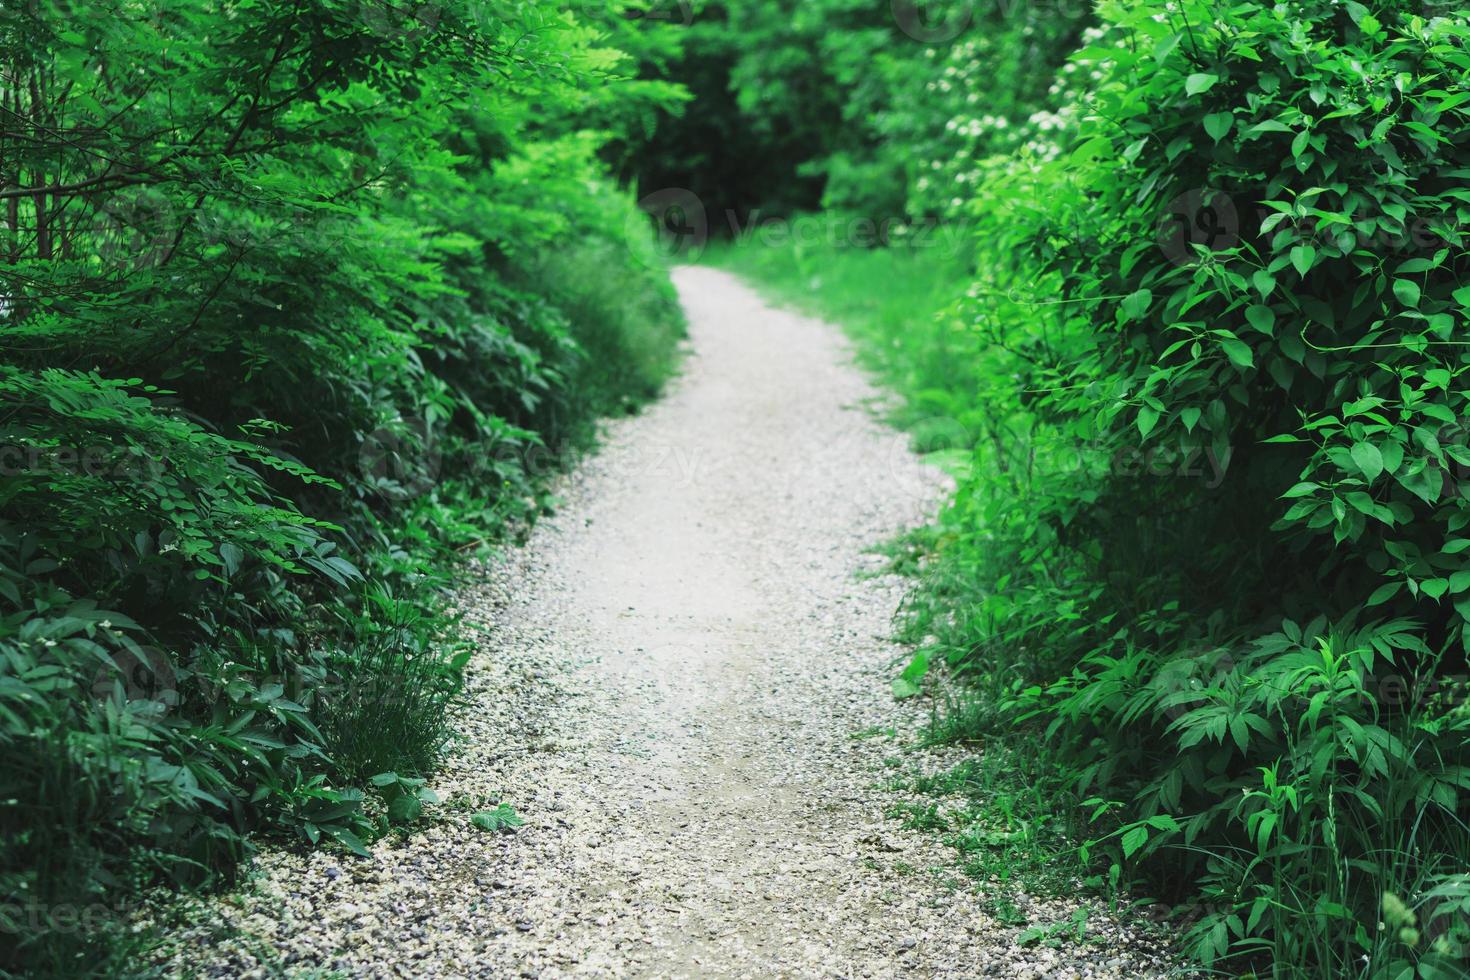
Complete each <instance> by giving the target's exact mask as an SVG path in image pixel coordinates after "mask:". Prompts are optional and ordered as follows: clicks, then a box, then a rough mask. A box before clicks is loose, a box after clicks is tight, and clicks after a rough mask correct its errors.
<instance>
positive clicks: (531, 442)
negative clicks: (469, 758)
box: [0, 0, 681, 976]
mask: <svg viewBox="0 0 1470 980" xmlns="http://www.w3.org/2000/svg"><path fill="white" fill-rule="evenodd" d="M626 36H629V37H632V35H626ZM598 38H599V35H598V33H597V32H596V31H595V30H593V29H592V28H590V27H589V26H588V24H587V23H585V22H582V21H579V20H578V19H577V18H575V17H573V16H571V15H569V14H566V13H565V12H563V11H560V10H557V9H554V5H552V4H549V3H529V4H528V3H515V4H510V3H500V2H498V0H491V2H488V3H468V2H463V3H461V2H453V3H442V4H441V3H435V4H423V5H407V6H392V5H386V4H384V5H376V4H372V3H361V2H359V0H328V2H324V3H319V4H316V5H314V6H312V7H311V9H309V10H304V9H302V8H300V7H299V5H296V4H287V3H275V2H267V3H250V4H238V3H227V4H225V5H223V6H221V5H219V4H210V3H203V2H193V0H189V2H182V3H178V2H176V3H169V4H156V3H141V4H140V3H132V2H129V3H123V2H120V0H99V2H98V3H94V4H90V5H89V9H88V10H87V16H85V17H76V16H72V12H71V10H70V8H69V7H68V5H64V4H57V5H52V4H48V3H44V2H42V3H36V4H20V5H8V6H5V7H4V8H3V9H0V49H3V50H4V52H5V62H6V64H7V73H8V74H7V78H8V79H11V80H10V81H7V83H6V96H5V97H6V100H7V101H6V106H7V116H8V117H9V118H10V119H11V122H10V123H7V124H6V126H5V127H3V128H4V130H5V132H4V133H3V134H0V159H3V160H4V161H5V165H4V166H5V172H4V174H3V180H0V185H3V191H0V193H3V195H4V197H3V203H4V205H5V208H4V210H3V214H4V220H3V221H0V332H3V341H0V344H3V347H0V748H3V750H4V751H3V755H4V760H3V761H0V932H3V933H4V934H5V935H6V937H7V938H6V941H5V942H0V970H3V971H14V972H24V973H27V974H28V975H29V974H34V975H41V974H55V975H61V976H80V975H85V974H87V973H89V972H95V973H97V974H98V975H115V974H116V973H117V972H118V971H119V970H120V969H121V967H120V966H119V962H120V960H119V957H123V956H125V954H126V953H127V951H128V948H129V944H128V940H127V937H126V936H125V935H124V934H123V930H121V929H120V928H119V926H120V924H121V920H122V918H123V916H122V915H121V914H120V913H119V911H118V909H119V906H120V905H123V904H126V903H127V902H128V901H129V900H130V899H131V898H132V896H133V895H135V894H136V890H137V889H138V888H140V887H142V886H144V885H148V884H152V883H156V882H159V881H164V882H174V883H178V884H185V885H197V884H204V883H210V882H215V881H220V880H227V879H228V877H229V875H230V874H232V873H233V869H234V868H235V867H236V865H237V863H238V862H239V861H240V860H241V859H242V858H245V857H247V856H248V855H249V853H250V850H251V843H250V841H251V838H252V835H254V834H257V833H289V834H294V835H299V836H300V837H302V838H304V839H306V840H307V841H310V842H313V843H314V842H318V841H323V840H326V841H331V842H334V843H335V845H336V846H341V847H345V848H348V849H351V850H361V848H362V846H363V843H364V841H365V840H366V839H367V838H369V837H370V836H372V835H375V834H377V833H380V832H381V831H382V830H383V829H384V825H383V823H382V820H381V819H371V818H370V817H369V814H376V813H379V812H386V813H387V814H388V816H389V817H391V818H393V819H400V818H401V819H412V818H413V817H414V816H416V815H417V812H418V809H417V807H418V804H417V803H415V805H414V806H405V805H404V800H405V799H406V798H408V797H412V799H413V800H415V801H420V802H421V801H422V800H424V799H425V798H426V797H427V794H425V793H423V792H421V790H422V784H421V783H418V782H417V781H416V780H417V778H418V776H419V774H422V773H424V772H425V771H426V770H427V769H428V768H429V767H430V766H431V765H432V764H433V762H434V760H435V758H436V756H437V755H438V753H439V751H440V750H441V748H442V747H443V745H444V743H445V741H446V738H447V737H448V736H449V734H450V728H449V718H448V715H447V712H448V711H449V710H450V709H451V708H452V705H453V703H454V701H455V698H456V696H457V693H458V689H459V671H460V669H461V668H462V666H463V664H464V663H465V660H466V656H467V654H466V653H465V651H463V650H461V649H459V648H457V647H456V646H454V645H453V644H452V643H451V642H450V641H449V640H448V639H447V637H448V636H449V635H450V634H449V627H450V626H451V622H450V620H449V619H448V617H447V614H446V612H445V610H446V608H447V601H446V598H445V593H446V592H447V591H448V589H449V588H450V586H451V573H452V571H453V567H454V559H455V556H456V555H457V554H458V552H459V549H460V547H461V546H465V547H469V546H473V545H475V544H477V543H478V544H482V545H483V544H486V543H495V542H498V541H500V540H503V539H505V538H506V537H507V536H512V535H516V534H519V533H521V532H522V531H523V529H524V527H525V526H526V524H527V523H528V522H530V521H531V520H534V518H535V517H536V516H537V514H538V513H540V512H541V510H543V509H544V507H545V506H546V505H547V503H548V501H547V498H546V477H547V475H548V474H549V473H550V472H552V471H554V469H555V468H556V466H557V465H559V461H560V460H563V459H565V458H566V457H567V455H568V454H569V453H570V452H571V451H573V450H576V449H578V448H579V447H580V446H581V445H583V444H585V442H586V440H588V439H589V438H590V435H591V432H592V421H593V417H594V416H595V415H596V414H598V413H605V412H608V411H612V410H618V411H622V410H625V409H626V408H627V407H628V405H630V404H634V403H636V402H638V401H640V400H642V399H645V398H647V397H649V396H650V395H651V394H653V393H654V392H655V391H656V390H657V387H658V385H659V384H660V383H661V382H662V381H663V380H664V379H665V378H666V377H667V376H668V375H669V373H670V372H671V370H672V366H673V364H674V357H675V351H674V345H675V342H676V340H677V338H678V336H679V335H680V332H681V321H680V318H679V313H678V310H677V306H676V304H675V303H674V300H673V294H672V291H671V290H670V288H669V287H668V285H667V283H666V282H665V281H664V279H663V276H662V272H661V270H660V269H659V267H658V266H657V264H656V263H653V264H650V261H649V256H650V255H651V246H650V245H649V243H648V242H646V241H644V240H643V238H642V236H641V234H632V235H630V233H629V229H630V228H633V229H637V230H638V231H639V232H640V233H641V225H640V219H639V218H638V217H637V216H636V212H635V211H634V209H633V206H632V203H631V201H630V199H629V197H628V196H627V195H625V194H623V193H621V192H619V191H617V190H616V188H615V187H614V185H613V183H612V181H611V180H610V178H609V177H608V176H607V174H606V168H605V166H604V165H603V164H602V163H601V162H600V161H599V158H598V154H599V152H601V151H602V150H603V149H604V148H605V147H606V146H608V145H610V144H612V143H614V142H616V141H618V140H622V139H626V138H627V137H628V135H629V133H630V132H631V131H632V129H631V127H634V126H636V125H641V123H640V122H639V120H643V119H645V118H646V117H648V116H650V115H651V114H653V113H655V112H656V111H658V110H659V108H660V107H663V106H668V105H669V104H671V103H672V102H673V101H677V92H675V91H674V90H673V89H672V88H671V87H670V86H668V85H665V84H662V83H656V82H648V83H645V82H639V81H637V80H635V79H633V78H632V77H631V76H632V75H633V73H634V72H635V70H636V66H635V65H634V64H633V63H632V62H631V61H630V59H628V58H627V57H625V56H623V55H622V54H620V53H619V52H617V51H614V50H610V49H602V48H599V47H598V46H597V44H598ZM650 43H651V42H650ZM141 66H147V67H146V69H145V68H143V67H141ZM591 106H596V107H598V108H599V112H600V114H599V118H598V124H599V125H602V126H603V127H604V129H603V130H602V131H601V132H598V133H592V132H588V131H585V125H586V122H585V120H586V116H585V113H587V112H588V111H589V107H591ZM614 107H619V110H618V113H613V112H612V109H613V108H614ZM603 110H605V111H603ZM619 114H621V115H619ZM614 117H617V118H614ZM618 119H622V121H621V122H619V121H618ZM610 120H611V121H610ZM620 126H626V127H629V129H627V130H625V129H622V128H619V127H620ZM548 252H555V253H557V254H558V255H559V256H560V259H559V260H558V263H555V264H552V263H548V264H547V265H546V269H545V270H544V271H545V274H546V277H545V278H542V277H541V276H540V275H538V270H539V269H540V265H541V263H540V260H539V259H538V256H539V255H541V254H544V253H548ZM594 262H595V263H597V264H598V267H599V269H600V270H601V271H602V273H603V274H604V275H605V276H606V277H607V279H608V280H609V282H610V283H613V284H618V285H620V286H621V288H614V287H613V286H609V287H608V288H604V289H600V290H595V291H594V290H589V289H587V288H585V287H584V286H582V285H581V284H579V283H578V282H576V281H575V277H576V275H577V274H578V273H577V270H580V269H584V268H586V267H587V266H588V265H590V264H592V263H594ZM558 276H562V278H558ZM567 277H571V280H569V279H568V278H567ZM594 358H595V359H596V363H597V364H598V365H599V370H601V369H602V368H604V367H606V368H607V370H606V372H605V375H603V376H599V377H597V379H596V381H595V385H594V384H593V383H592V382H591V381H590V380H589V379H591V378H592V374H591V373H589V372H590V371H591V368H589V364H592V363H593V360H594ZM613 365H616V366H617V368H616V370H613V369H612V367H610V366H613ZM590 387H595V389H596V391H595V394H591V393H589V390H588V389H589V388H590ZM372 797H376V801H374V800H373V799H372ZM94 905H95V906H97V907H98V908H99V909H102V910H104V911H105V915H103V916H102V921H100V922H97V923H95V925H96V928H95V929H91V930H89V932H88V936H87V940H86V941H85V942H84V941H81V940H79V939H78V935H77V925H76V923H75V921H73V918H72V917H71V916H70V913H71V912H74V911H75V910H77V909H79V908H83V907H91V906H94ZM62 911H66V912H68V914H67V915H61V914H59V913H60V912H62Z"/></svg>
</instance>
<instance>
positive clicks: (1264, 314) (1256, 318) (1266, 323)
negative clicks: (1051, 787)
mask: <svg viewBox="0 0 1470 980" xmlns="http://www.w3.org/2000/svg"><path fill="white" fill-rule="evenodd" d="M1245 319H1246V322H1247V323H1249V324H1250V325H1251V326H1252V327H1254V328H1256V329H1257V330H1259V331H1260V332H1261V333H1263V334H1265V335H1266V336H1268V337H1270V336H1272V335H1273V334H1274V333H1275V332H1276V311H1275V310H1273V309H1271V307H1269V306H1262V305H1261V304H1259V303H1255V304H1252V305H1251V306H1247V307H1246V308H1245Z"/></svg>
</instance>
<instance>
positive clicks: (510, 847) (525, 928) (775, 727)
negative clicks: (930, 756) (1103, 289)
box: [171, 269, 1164, 978]
mask: <svg viewBox="0 0 1470 980" xmlns="http://www.w3.org/2000/svg"><path fill="white" fill-rule="evenodd" d="M677 281H678V285H679V287H680V291H681V294H682V296H683V299H684V302H685V305H686V308H687V310H688V313H689V319H690V325H691V337H692V344H693V353H692V355H691V357H690V360H689V363H688V366H687V369H686V373H685V376H684V377H683V378H682V379H680V380H679V381H678V382H677V383H676V384H675V385H674V386H673V388H672V391H671V392H670V394H669V395H668V397H667V398H666V399H665V400H664V401H662V402H660V403H658V404H656V405H654V406H653V407H652V408H650V409H649V410H648V411H646V412H645V413H644V414H642V415H640V416H638V417H635V418H630V419H627V420H625V421H621V422H618V423H615V424H614V425H613V426H612V427H611V429H610V432H609V433H608V437H607V444H606V447H605V449H604V450H603V451H602V453H600V454H599V456H598V457H596V458H595V459H593V460H592V461H590V462H589V463H587V464H586V465H585V466H584V467H583V468H582V469H581V470H580V471H579V472H578V473H577V474H575V476H574V477H573V478H572V479H570V480H569V481H568V484H567V486H566V487H565V489H564V493H565V495H566V497H567V502H566V505H565V506H564V508H563V509H562V510H561V512H560V513H559V515H558V516H557V517H556V518H554V519H552V520H550V521H548V522H546V523H545V524H543V525H542V526H540V527H539V528H538V529H537V531H536V532H535V534H534V535H533V537H532V540H531V542H530V544H529V546H528V547H527V548H526V549H525V550H524V551H522V552H520V553H518V554H517V555H515V556H513V557H512V559H511V560H510V561H509V562H508V563H506V564H504V565H501V566H498V567H496V568H493V569H488V570H486V572H485V574H484V575H483V576H481V577H479V578H477V579H476V580H475V581H472V582H470V583H467V586H466V589H465V591H464V593H463V596H462V604H463V606H464V610H465V612H466V613H467V616H468V621H469V622H470V623H471V624H472V625H473V628H474V629H476V630H477V631H478V632H479V636H480V639H481V645H480V648H481V653H480V655H479V656H478V657H477V658H476V659H475V660H474V661H473V662H472V664H471V666H470V670H469V683H470V685H471V690H470V696H471V697H470V702H469V705H468V707H467V709H466V713H465V717H464V719H463V720H462V722H461V730H462V732H463V733H464V736H465V738H464V742H463V744H462V745H461V746H460V747H459V749H458V750H457V751H456V752H455V753H454V755H453V756H452V758H451V759H450V760H449V763H448V764H447V766H446V767H445V769H444V770H443V771H442V772H441V773H440V775H439V776H438V777H437V778H436V779H435V780H433V781H432V783H431V785H433V787H434V788H435V789H436V790H437V791H438V793H439V795H440V796H442V797H443V798H444V799H445V803H444V804H443V805H442V807H440V808H439V813H438V819H437V822H436V823H435V824H434V825H433V826H431V827H430V828H429V829H428V830H426V831H424V832H421V833H418V834H416V835H414V836H413V837H411V838H408V839H406V840H403V841H398V842H395V841H391V840H384V841H381V842H379V844H378V845H376V846H375V847H374V848H373V856H372V858H371V859H367V860H356V859H351V858H345V857H340V856H333V855H329V854H325V853H321V852H317V853H312V854H306V855H296V854H279V853H278V854H274V855H271V856H269V857H268V858H267V859H265V860H264V861H263V862H262V869H263V875H262V877H261V878H259V879H258V880H257V882H256V884H255V887H254V888H252V889H251V890H250V891H249V892H248V893H247V894H245V895H243V896H240V897H237V898H235V899H232V900H230V901H221V902H214V903H211V904H210V907H209V909H208V911H209V913H210V915H209V917H207V918H201V921H215V922H228V923H232V924H234V925H237V926H239V927H240V929H241V931H242V934H243V935H242V937H240V938H237V939H235V940H231V941H229V942H226V943H222V944H219V945H217V946H214V947H213V948H208V949H207V948H205V947H204V946H203V944H202V943H201V942H198V941H196V940H199V939H201V938H202V936H203V934H204V933H203V929H204V927H203V926H198V925H196V926H193V927H189V928H187V929H184V930H181V931H177V932H175V939H176V941H177V942H178V943H179V948H178V950H177V957H176V959H175V960H174V961H173V962H172V964H171V965H172V967H173V968H174V969H175V970H176V971H177V972H179V973H183V974H197V973H198V972H200V971H201V970H204V969H208V970H213V971H215V972H216V973H217V974H221V975H223V974H228V975H239V974H242V973H245V972H247V971H249V970H251V969H256V968H259V969H262V970H263V971H273V970H274V969H276V968H278V967H279V966H280V965H281V963H280V962H279V961H278V962H275V963H271V964H267V965H266V966H262V963H261V957H260V955H259V954H258V953H257V952H252V948H254V949H269V948H275V949H277V950H280V951H282V952H281V957H280V959H281V960H283V961H284V962H285V963H286V964H296V965H299V966H300V967H324V968H329V969H338V970H341V971H343V972H345V973H348V974H351V975H354V976H359V975H362V976H408V975H414V976H425V975H434V976H485V977H490V976H494V977H504V976H515V975H517V974H519V975H522V976H558V975H564V974H590V975H613V976H622V975H638V976H761V977H765V976H834V975H837V976H891V975H896V974H907V973H913V974H915V975H923V976H928V975H935V974H951V975H956V976H1004V977H1022V976H1038V977H1039V976H1099V977H1101V976H1115V977H1130V978H1133V977H1142V976H1150V975H1158V974H1160V973H1161V972H1162V967H1161V964H1162V963H1163V962H1164V960H1163V958H1162V957H1160V956H1158V955H1156V954H1155V953H1154V952H1153V951H1152V950H1151V949H1150V948H1149V946H1148V944H1147V942H1146V941H1145V940H1144V938H1143V936H1142V935H1141V934H1136V933H1134V932H1132V931H1131V930H1128V929H1124V928H1121V927H1120V926H1118V925H1117V924H1115V923H1112V922H1110V921H1107V920H1106V918H1105V917H1103V916H1098V915H1094V916H1093V917H1092V918H1091V919H1090V921H1089V926H1088V929H1087V934H1086V938H1085V940H1084V941H1080V942H1077V941H1070V940H1069V941H1066V942H1057V943H1056V944H1055V945H1053V946H1048V945H1045V944H1041V945H1031V946H1022V945H1018V944H1017V942H1016V939H1017V936H1018V934H1019V933H1020V932H1021V930H1020V928H1019V927H1017V926H1015V925H1008V924H1006V923H1004V922H1001V921H998V920H997V919H995V918H992V917H991V916H990V915H989V914H988V913H987V912H986V911H985V910H984V909H983V908H982V907H981V906H980V904H979V903H977V902H976V901H975V899H974V896H973V895H972V894H970V893H969V891H968V885H967V884H966V883H965V881H964V879H963V878H962V877H961V876H960V875H958V874H957V873H954V872H953V871H952V870H950V869H951V866H952V856H951V854H950V852H949V851H948V849H947V848H945V847H944V845H943V844H942V843H941V842H940V840H939V839H938V838H937V837H936V836H935V835H932V834H926V833H924V832H922V831H920V830H916V829H910V828H908V827H906V826H905V825H904V824H903V823H902V822H901V821H900V820H899V819H897V818H896V817H892V816H888V814H890V813H891V812H893V811H894V808H895V806H896V805H897V804H899V803H901V802H903V798H902V797H901V796H899V795H898V794H896V793H895V792H893V791H891V790H886V789H882V788H880V787H882V786H883V785H886V784H888V783H890V780H889V779H888V778H887V776H888V774H889V773H891V771H892V770H891V767H890V765H889V764H890V763H891V761H892V760H890V759H889V758H888V757H889V756H890V755H891V753H892V751H893V746H894V744H896V743H900V744H901V743H905V742H912V741H913V738H914V735H915V733H916V732H917V730H918V728H919V727H920V725H921V724H922V722H923V721H925V720H926V717H927V716H926V715H925V714H924V712H923V709H921V708H917V707H914V706H912V705H896V704H895V703H894V702H893V701H892V700H891V698H890V697H889V695H888V679H889V677H890V675H891V669H892V663H893V661H894V659H895V657H896V655H897V651H896V650H895V649H894V648H892V647H891V646H890V644H889V643H888V641H887V639H886V637H887V636H888V635H889V634H890V632H891V629H892V624H891V621H890V619H891V616H892V613H893V611H894V609H895V607H896V605H897V603H898V601H899V598H900V595H901V592H902V583H901V582H899V581H898V580H896V579H895V578H893V577H890V576H885V575H862V574H861V573H862V572H864V571H876V570H877V569H878V567H879V566H880V564H881V560H880V559H879V558H878V557H877V556H874V555H872V554H870V553H868V549H869V548H870V547H871V546H872V545H874V544H875V543H877V542H879V541H882V540H884V539H886V538H888V537H891V536H892V535H894V534H895V533H897V532H899V531H901V530H902V529H903V528H905V527H906V526H910V525H912V524H913V523H915V522H916V521H918V520H919V519H920V518H921V517H922V516H924V515H925V514H926V512H927V511H928V510H929V509H930V508H931V507H932V506H933V505H934V503H935V502H936V501H937V499H938V494H939V493H940V492H941V490H942V488H941V485H940V483H941V481H940V479H939V477H938V475H937V474H936V473H935V472H934V471H932V470H928V469H925V468H923V467H921V465H920V464H919V463H918V461H917V460H916V458H914V457H912V456H911V455H910V454H909V453H908V452H907V449H906V440H905V438H904V437H903V436H901V435H899V434H898V433H896V432H891V431H888V430H885V429H884V428H882V427H881V426H879V425H878V424H877V423H876V422H875V421H873V420H872V418H871V417H870V414H869V413H868V412H866V411H865V410H864V409H863V408H862V407H861V406H862V405H863V403H865V402H867V401H869V400H871V398H872V397H873V396H874V395H875V392H874V390H873V389H872V388H871V387H870V386H869V385H868V383H867V382H866V381H865V380H864V378H863V376H862V375H861V373H860V372H859V371H857V370H856V369H855V368H854V367H852V366H851V364H850V363H849V357H848V354H847V352H846V349H845V347H844V345H843V343H842V341H841V340H840V337H839V335H838V333H837V332H836V331H835V330H834V329H832V328H829V327H827V326H825V325H823V324H820V323H817V322H815V321H812V320H809V319H805V318H802V317H799V316H796V315H793V314H789V313H784V312H780V311H776V310H773V309H770V308H769V307H767V306H765V305H764V304H763V303H762V302H761V301H760V300H759V299H757V298H756V297H755V295H754V294H753V293H752V292H750V291H749V290H748V289H746V288H745V287H744V286H742V285H740V284H739V283H738V282H736V281H735V280H734V279H732V278H730V277H729V276H727V275H725V274H723V273H720V272H717V271H713V270H708V269H684V270H680V272H679V273H678V275H677ZM527 678H531V679H534V680H535V681H536V683H534V684H526V683H525V681H526V679H527ZM890 728H891V729H894V731H895V738H894V739H891V740H890V739H880V738H856V737H853V736H854V735H855V734H857V733H861V732H867V731H873V730H887V729H890ZM933 761H934V764H936V765H943V764H944V763H946V762H952V761H953V760H945V759H942V758H935V759H934V760H933ZM501 803H509V804H511V805H513V806H514V808H515V809H516V810H517V811H518V812H519V814H520V817H521V819H523V820H524V824H523V825H522V826H520V827H519V828H516V829H514V831H513V832H509V833H499V832H495V831H491V830H485V829H481V828H478V827H476V826H475V825H474V822H473V820H472V814H475V813H487V812H488V813H493V812H496V807H497V806H499V805H500V804H501ZM482 822H483V821H482ZM1074 909H1075V903H1071V902H1064V901H1054V902H1046V903H1043V902H1034V903H1028V905H1027V908H1025V909H1023V910H1022V911H1023V912H1025V913H1026V914H1027V915H1028V916H1029V917H1030V919H1031V921H1032V922H1033V923H1035V922H1045V921H1052V920H1054V921H1059V922H1064V921H1070V919H1071V916H1072V913H1073V911H1074ZM201 958H204V959H207V960H208V962H207V963H201Z"/></svg>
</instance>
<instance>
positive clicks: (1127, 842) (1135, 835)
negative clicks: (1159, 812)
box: [1123, 826, 1148, 857]
mask: <svg viewBox="0 0 1470 980" xmlns="http://www.w3.org/2000/svg"><path fill="white" fill-rule="evenodd" d="M1147 843H1148V827H1146V826H1140V827H1133V828H1131V829H1129V830H1127V831H1125V832H1124V834H1123V856H1124V857H1132V856H1133V855H1134V854H1135V853H1137V851H1138V849H1139V848H1140V847H1142V846H1143V845H1145V844H1147Z"/></svg>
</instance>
